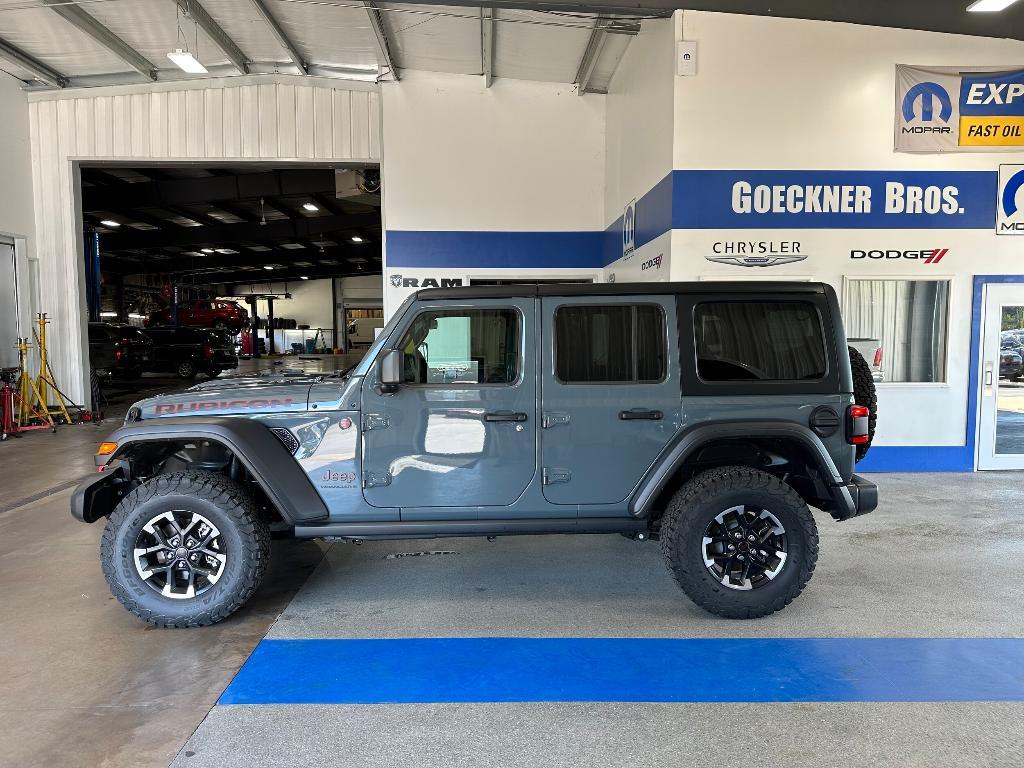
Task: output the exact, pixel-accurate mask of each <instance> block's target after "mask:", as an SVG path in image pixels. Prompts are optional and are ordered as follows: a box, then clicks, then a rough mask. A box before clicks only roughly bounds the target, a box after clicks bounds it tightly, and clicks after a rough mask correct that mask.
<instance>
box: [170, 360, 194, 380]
mask: <svg viewBox="0 0 1024 768" xmlns="http://www.w3.org/2000/svg"><path fill="white" fill-rule="evenodd" d="M174 372H175V373H176V374H177V376H178V378H179V379H186V380H187V379H194V378H195V377H196V375H197V374H198V373H199V369H198V368H196V364H195V363H193V362H192V361H191V360H183V361H182V362H180V363H178V365H177V367H175V369H174Z"/></svg>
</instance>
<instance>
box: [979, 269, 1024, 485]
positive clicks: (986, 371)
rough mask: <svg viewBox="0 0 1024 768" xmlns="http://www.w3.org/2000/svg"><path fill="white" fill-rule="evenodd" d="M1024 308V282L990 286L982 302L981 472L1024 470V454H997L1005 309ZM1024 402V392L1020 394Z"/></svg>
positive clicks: (980, 361)
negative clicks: (983, 470) (1000, 360)
mask: <svg viewBox="0 0 1024 768" xmlns="http://www.w3.org/2000/svg"><path fill="white" fill-rule="evenodd" d="M1004 306H1024V283H1017V282H1014V283H987V284H985V286H984V291H983V293H982V303H981V308H980V309H981V338H980V348H979V369H978V386H979V391H978V441H977V467H978V469H1024V451H1022V453H1008V454H1000V453H996V433H997V429H998V398H999V389H1000V387H1001V386H1002V385H1001V383H1000V379H999V351H1000V333H1001V331H1002V308H1003V307H1004ZM1021 397H1022V401H1024V391H1022V393H1021Z"/></svg>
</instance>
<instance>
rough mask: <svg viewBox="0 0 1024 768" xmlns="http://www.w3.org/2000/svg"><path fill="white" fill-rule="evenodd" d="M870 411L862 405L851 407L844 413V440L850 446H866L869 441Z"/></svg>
mask: <svg viewBox="0 0 1024 768" xmlns="http://www.w3.org/2000/svg"><path fill="white" fill-rule="evenodd" d="M870 415H871V410H870V409H869V408H868V407H867V406H864V405H851V406H850V407H849V408H848V409H847V411H846V440H847V442H849V443H850V445H866V444H867V442H868V440H870V439H871V433H870V431H869V430H868V416H870Z"/></svg>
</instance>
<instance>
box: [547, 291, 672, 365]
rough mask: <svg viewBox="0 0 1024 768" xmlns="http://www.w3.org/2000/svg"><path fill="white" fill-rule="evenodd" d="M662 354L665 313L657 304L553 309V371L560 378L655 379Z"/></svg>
mask: <svg viewBox="0 0 1024 768" xmlns="http://www.w3.org/2000/svg"><path fill="white" fill-rule="evenodd" d="M665 356H666V341H665V315H664V313H663V312H662V310H661V307H660V306H658V305H657V304H635V305H630V304H614V305H607V306H588V305H572V306H565V307H559V308H558V310H557V311H556V312H555V374H556V376H557V377H558V379H559V381H561V382H563V383H565V384H590V383H600V384H630V383H634V382H655V381H661V380H662V379H664V378H665Z"/></svg>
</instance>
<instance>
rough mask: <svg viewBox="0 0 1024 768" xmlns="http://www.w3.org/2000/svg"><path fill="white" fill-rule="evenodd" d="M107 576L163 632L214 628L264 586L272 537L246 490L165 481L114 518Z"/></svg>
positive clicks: (194, 475) (228, 484)
mask: <svg viewBox="0 0 1024 768" xmlns="http://www.w3.org/2000/svg"><path fill="white" fill-rule="evenodd" d="M100 554H101V560H102V563H103V575H104V576H105V577H106V579H107V583H108V584H109V585H110V591H111V592H112V593H113V595H114V597H116V598H117V599H118V600H119V601H120V602H121V604H122V605H124V607H125V608H127V609H128V610H129V611H131V612H132V613H134V614H135V615H136V616H138V617H139V618H140V619H142V620H143V621H147V622H149V623H150V624H155V625H157V626H160V627H201V626H207V625H209V624H214V623H216V622H218V621H220V620H221V619H224V618H226V617H227V616H229V615H231V614H232V613H234V612H235V611H236V610H238V608H240V607H241V606H242V605H243V604H244V603H245V602H246V601H247V600H248V599H249V598H250V597H251V596H252V593H253V592H254V591H255V590H256V587H257V586H259V583H260V581H261V580H262V578H263V574H264V573H265V571H266V568H267V562H268V560H269V556H270V531H269V529H268V528H267V524H266V522H265V521H264V520H263V518H262V517H261V516H260V514H259V512H258V511H257V508H256V505H255V503H254V502H253V500H252V499H251V497H250V496H249V494H248V493H247V492H246V491H245V489H243V488H242V487H241V486H239V485H237V484H236V483H234V482H232V481H230V480H228V479H227V478H224V477H222V476H220V475H216V474H213V473H209V472H175V473H172V474H167V475H159V476H157V477H155V478H153V479H151V480H149V481H148V482H146V483H143V484H142V485H140V486H139V487H138V488H136V489H135V490H134V491H132V492H131V493H130V494H128V495H127V496H126V497H125V498H124V499H123V500H122V501H121V503H120V504H118V505H117V508H116V509H115V510H114V512H113V513H112V514H111V515H110V519H109V520H108V521H107V524H106V527H105V529H104V531H103V543H102V546H101V549H100Z"/></svg>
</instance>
